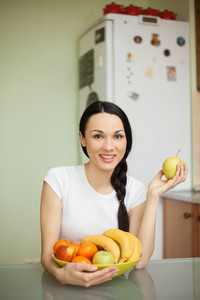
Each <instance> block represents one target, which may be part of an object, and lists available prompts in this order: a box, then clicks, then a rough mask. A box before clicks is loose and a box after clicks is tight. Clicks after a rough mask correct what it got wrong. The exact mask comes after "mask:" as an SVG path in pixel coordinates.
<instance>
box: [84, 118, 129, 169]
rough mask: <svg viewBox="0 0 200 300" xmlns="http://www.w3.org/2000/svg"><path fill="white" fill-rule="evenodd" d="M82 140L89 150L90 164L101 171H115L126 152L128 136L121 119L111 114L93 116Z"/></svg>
mask: <svg viewBox="0 0 200 300" xmlns="http://www.w3.org/2000/svg"><path fill="white" fill-rule="evenodd" d="M80 140H81V143H82V145H83V146H84V147H86V149H87V153H88V156H89V157H90V163H92V164H94V165H95V166H96V167H97V168H99V169H101V170H107V171H108V170H109V171H113V170H114V168H115V167H116V166H117V165H118V163H119V162H120V161H121V160H122V158H123V157H124V154H125V152H126V145H127V140H126V134H125V131H124V126H123V123H122V121H121V119H120V118H119V117H118V116H116V115H112V114H109V113H99V114H96V115H93V116H92V117H91V118H90V119H89V121H88V123H87V126H86V130H85V137H83V136H82V134H81V133H80Z"/></svg>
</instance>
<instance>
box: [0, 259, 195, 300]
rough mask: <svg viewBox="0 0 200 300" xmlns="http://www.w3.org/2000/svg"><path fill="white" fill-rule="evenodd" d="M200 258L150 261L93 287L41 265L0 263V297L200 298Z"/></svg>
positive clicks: (9, 299)
mask: <svg viewBox="0 0 200 300" xmlns="http://www.w3.org/2000/svg"><path fill="white" fill-rule="evenodd" d="M199 283H200V258H185V259H164V260H151V261H150V262H149V264H148V266H147V267H146V268H145V269H142V270H135V269H132V270H130V271H128V272H127V273H125V274H124V275H122V276H120V277H116V278H114V279H113V280H111V281H109V282H106V283H104V284H101V285H97V286H93V287H90V288H83V287H79V286H70V285H62V284H60V283H59V282H58V281H57V280H56V279H55V278H54V277H52V276H51V275H50V274H49V273H47V272H46V271H44V269H43V268H42V266H41V265H2V266H0V299H1V300H12V299H15V300H18V299H19V300H23V299H26V300H31V299H34V300H37V299H43V300H53V299H54V300H55V299H57V300H58V299H59V300H62V299H65V300H66V299H67V300H71V299H72V300H73V299H74V300H79V299H92V300H100V299H101V300H106V299H108V300H112V299H113V300H114V299H123V300H128V299H136V300H137V299H145V300H146V299H147V300H154V299H156V300H163V299H166V300H169V299H170V300H178V299H180V300H192V299H200V285H199Z"/></svg>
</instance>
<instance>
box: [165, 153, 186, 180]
mask: <svg viewBox="0 0 200 300" xmlns="http://www.w3.org/2000/svg"><path fill="white" fill-rule="evenodd" d="M179 152H180V150H179V151H178V153H179ZM178 153H177V154H176V156H173V157H169V158H167V159H166V160H165V161H164V163H163V166H162V169H163V172H164V175H165V177H166V178H167V179H172V178H173V177H174V175H175V174H176V166H177V165H178V164H179V163H180V162H182V160H181V159H180V158H179V157H177V155H178ZM182 164H183V162H182ZM183 167H184V164H183Z"/></svg>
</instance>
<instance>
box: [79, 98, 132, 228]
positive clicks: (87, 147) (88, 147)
mask: <svg viewBox="0 0 200 300" xmlns="http://www.w3.org/2000/svg"><path fill="white" fill-rule="evenodd" d="M79 129H80V133H79V137H80V140H81V144H82V149H83V151H84V152H85V154H86V155H87V156H88V157H89V158H90V162H89V163H88V164H86V166H85V167H86V172H87V173H88V181H89V182H90V184H91V186H93V187H94V188H95V186H96V185H97V183H96V179H95V177H94V176H90V178H89V174H94V172H99V171H100V170H101V171H103V170H106V171H107V189H108V191H109V190H110V191H111V190H113V187H114V189H115V191H116V195H117V199H118V201H119V203H120V205H119V210H118V226H119V228H120V229H122V230H126V231H128V230H129V218H128V213H127V210H126V207H125V205H124V197H125V193H126V182H127V177H126V172H127V164H126V158H127V156H128V154H129V152H130V150H131V147H132V132H131V127H130V123H129V121H128V118H127V116H126V115H125V113H124V112H123V111H122V110H121V108H119V107H118V106H117V105H114V104H113V103H110V102H101V101H97V102H95V103H93V105H90V106H89V107H88V108H87V109H86V110H85V112H84V113H83V115H82V118H81V120H80V126H79ZM92 168H95V170H92ZM108 171H110V172H109V173H108ZM110 179H111V180H110ZM104 180H105V177H104Z"/></svg>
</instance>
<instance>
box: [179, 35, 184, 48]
mask: <svg viewBox="0 0 200 300" xmlns="http://www.w3.org/2000/svg"><path fill="white" fill-rule="evenodd" d="M177 44H178V45H179V46H184V45H185V39H184V37H182V36H179V37H178V38H177Z"/></svg>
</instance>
